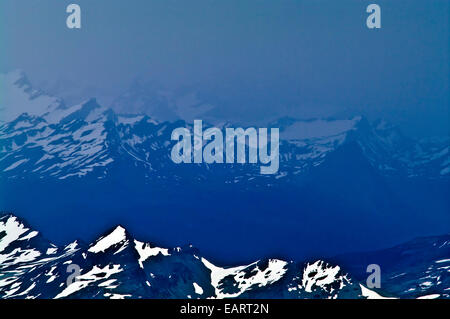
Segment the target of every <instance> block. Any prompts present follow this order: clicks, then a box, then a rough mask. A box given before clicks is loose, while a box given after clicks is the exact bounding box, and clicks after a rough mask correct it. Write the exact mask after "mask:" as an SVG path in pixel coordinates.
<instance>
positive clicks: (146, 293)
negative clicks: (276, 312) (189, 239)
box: [0, 215, 450, 299]
mask: <svg viewBox="0 0 450 319" xmlns="http://www.w3.org/2000/svg"><path fill="white" fill-rule="evenodd" d="M0 235H1V236H0V298H45V299H47V298H77V299H78V298H101V299H103V298H112V299H114V298H200V299H202V298H308V299H309V298H365V297H374V296H380V297H381V296H395V297H401V298H418V297H424V296H430V295H432V296H433V297H441V298H449V297H450V295H449V293H448V291H449V289H450V287H449V285H450V282H449V276H448V273H449V272H450V270H449V266H447V264H449V262H450V260H449V259H448V257H449V256H450V245H449V243H450V237H449V236H448V235H446V236H442V237H430V238H420V239H417V240H415V241H412V242H408V243H406V244H403V245H400V246H397V247H394V248H392V249H387V250H382V251H379V252H376V253H364V254H353V255H346V256H340V257H336V259H338V260H340V261H341V262H342V264H343V265H344V266H342V267H341V266H338V265H336V264H335V263H334V262H332V263H327V262H325V261H322V260H317V261H315V262H312V263H301V262H300V263H299V262H292V261H289V262H288V261H283V260H279V259H267V260H259V261H257V262H254V263H251V264H248V265H243V266H236V267H225V268H224V267H219V266H216V265H214V264H213V263H211V262H210V261H208V260H207V259H205V258H204V257H202V256H201V254H200V252H199V251H198V250H197V249H195V248H193V247H192V246H187V247H184V248H180V247H178V248H173V249H166V248H160V247H157V246H155V245H153V244H150V243H145V242H140V241H138V240H135V239H134V238H133V237H132V236H131V234H129V233H128V232H127V231H126V230H125V229H124V228H123V227H121V226H118V227H116V228H114V229H112V230H111V231H110V232H107V233H105V234H104V235H103V236H100V237H99V238H98V239H97V240H95V241H94V242H93V243H91V244H90V245H84V244H82V243H79V242H73V243H72V244H70V245H68V246H66V247H61V248H59V247H56V246H54V245H52V244H50V243H48V242H47V241H46V240H45V239H43V238H42V237H41V236H40V235H39V233H38V232H36V231H33V230H31V229H30V228H29V226H28V225H27V224H26V223H25V222H23V221H21V220H20V219H18V218H17V217H15V216H13V215H4V216H2V217H0ZM18 251H20V252H21V254H18V253H17V252H18ZM394 254H395V255H396V256H398V258H397V259H391V256H393V255H394ZM24 256H28V257H27V258H24ZM369 257H370V258H369ZM446 257H447V258H446ZM418 258H419V259H420V265H419V264H417V263H416V262H417V260H418ZM389 260H390V265H389V264H388V263H386V261H389ZM369 261H370V262H371V263H374V262H377V263H379V264H380V265H381V266H382V270H383V273H382V274H383V278H388V279H387V280H386V279H384V280H383V281H382V289H380V290H377V291H378V293H377V292H375V291H373V290H371V289H368V288H366V287H365V281H364V279H365V278H364V275H363V272H362V269H364V270H365V267H367V265H366V263H367V262H369ZM333 263H334V264H333ZM394 264H395V265H394ZM347 272H348V273H347ZM399 272H401V273H400V274H399ZM402 276H403V279H400V277H402ZM411 287H413V288H411ZM380 294H381V295H380Z"/></svg>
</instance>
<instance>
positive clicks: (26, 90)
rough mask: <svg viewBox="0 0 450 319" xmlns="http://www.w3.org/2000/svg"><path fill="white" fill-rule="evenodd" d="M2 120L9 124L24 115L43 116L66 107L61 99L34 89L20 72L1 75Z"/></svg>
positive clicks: (0, 104)
mask: <svg viewBox="0 0 450 319" xmlns="http://www.w3.org/2000/svg"><path fill="white" fill-rule="evenodd" d="M0 90H1V91H2V99H1V100H0V120H1V121H3V122H9V121H12V120H14V119H15V118H17V117H18V116H19V115H20V114H22V113H28V114H30V115H36V116H42V115H45V114H49V113H51V112H53V111H54V110H56V109H58V108H61V107H63V106H64V103H63V101H62V100H61V99H59V98H56V97H53V96H49V95H46V94H45V93H44V92H42V91H40V90H37V89H34V88H33V87H32V86H31V84H30V82H29V81H28V79H27V77H26V75H25V73H24V72H23V71H20V70H16V71H12V72H9V73H6V74H0Z"/></svg>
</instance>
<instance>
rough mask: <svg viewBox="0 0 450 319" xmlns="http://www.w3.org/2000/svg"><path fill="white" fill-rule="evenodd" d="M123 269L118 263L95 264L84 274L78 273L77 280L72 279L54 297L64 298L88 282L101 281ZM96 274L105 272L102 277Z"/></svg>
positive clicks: (82, 287) (88, 283) (85, 285)
mask: <svg viewBox="0 0 450 319" xmlns="http://www.w3.org/2000/svg"><path fill="white" fill-rule="evenodd" d="M121 271H123V269H122V268H120V265H112V267H110V266H109V265H108V266H105V267H104V268H99V267H97V266H94V268H92V269H91V270H90V271H89V272H87V273H86V274H83V275H80V276H78V277H77V281H74V282H73V283H72V284H70V285H69V286H67V287H66V288H65V289H64V290H63V291H62V292H61V293H59V294H58V295H57V296H56V297H55V299H59V298H65V297H67V296H70V295H71V294H73V293H75V292H77V291H79V290H81V289H84V288H86V287H87V286H89V285H90V284H92V283H94V282H96V281H103V280H105V279H108V278H109V277H111V276H112V275H114V274H117V273H119V272H121ZM98 274H105V275H104V276H102V277H98V276H96V275H98Z"/></svg>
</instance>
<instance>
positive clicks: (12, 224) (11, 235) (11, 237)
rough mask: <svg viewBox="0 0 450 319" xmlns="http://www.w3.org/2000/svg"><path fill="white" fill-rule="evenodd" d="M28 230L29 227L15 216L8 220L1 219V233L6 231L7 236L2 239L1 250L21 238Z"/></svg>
mask: <svg viewBox="0 0 450 319" xmlns="http://www.w3.org/2000/svg"><path fill="white" fill-rule="evenodd" d="M27 231H28V228H26V227H25V226H24V225H23V224H21V223H20V222H19V221H18V220H17V218H16V217H14V216H10V217H8V219H7V220H6V221H0V233H1V232H5V233H6V236H4V237H3V238H2V239H1V240H0V252H2V251H3V250H5V248H6V247H8V245H9V244H11V243H12V242H13V241H15V240H17V239H19V238H20V236H21V235H22V234H24V233H26V232H27Z"/></svg>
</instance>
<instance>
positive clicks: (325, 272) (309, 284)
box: [302, 260, 345, 292]
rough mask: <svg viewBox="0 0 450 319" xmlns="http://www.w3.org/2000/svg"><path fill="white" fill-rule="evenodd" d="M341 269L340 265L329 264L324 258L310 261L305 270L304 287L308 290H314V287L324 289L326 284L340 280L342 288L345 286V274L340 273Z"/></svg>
mask: <svg viewBox="0 0 450 319" xmlns="http://www.w3.org/2000/svg"><path fill="white" fill-rule="evenodd" d="M340 270H341V269H340V267H339V266H331V265H328V264H326V263H325V262H324V261H322V260H318V261H316V262H315V263H313V264H309V263H308V264H307V265H306V267H305V269H304V271H303V278H302V287H303V288H304V289H305V291H306V292H312V291H313V288H314V287H319V288H322V289H323V288H324V287H325V286H326V285H329V284H332V283H334V282H336V281H339V282H340V285H341V286H340V288H341V289H342V288H343V287H344V286H345V283H344V282H345V276H344V275H342V274H340ZM330 292H333V290H331V291H330Z"/></svg>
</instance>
